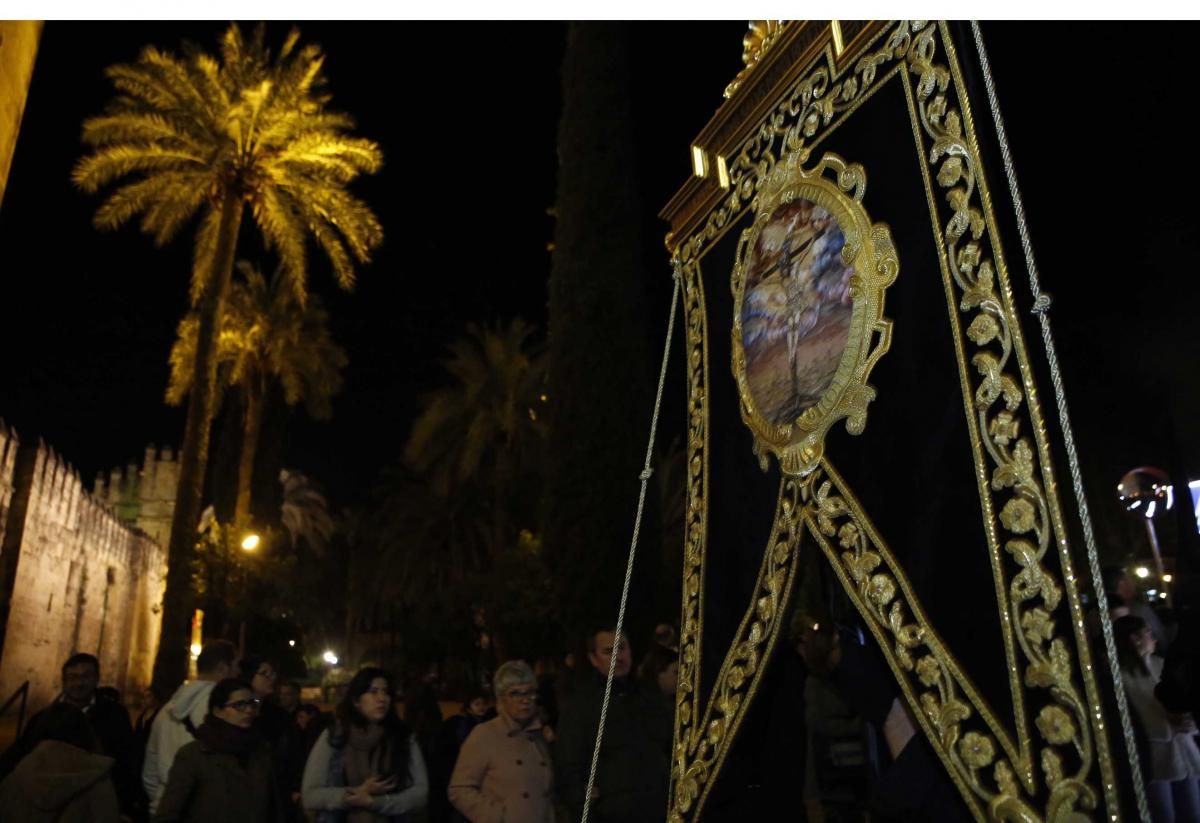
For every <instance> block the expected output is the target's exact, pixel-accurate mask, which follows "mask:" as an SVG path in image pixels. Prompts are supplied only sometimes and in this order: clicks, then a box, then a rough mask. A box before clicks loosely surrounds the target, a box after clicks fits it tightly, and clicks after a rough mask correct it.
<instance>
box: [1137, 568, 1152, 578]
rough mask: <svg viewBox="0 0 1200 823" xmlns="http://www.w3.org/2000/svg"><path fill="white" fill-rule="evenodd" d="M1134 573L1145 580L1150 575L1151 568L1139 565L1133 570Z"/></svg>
mask: <svg viewBox="0 0 1200 823" xmlns="http://www.w3.org/2000/svg"><path fill="white" fill-rule="evenodd" d="M1133 573H1134V574H1136V575H1137V576H1138V577H1140V578H1142V579H1143V580H1145V579H1146V578H1147V577H1149V576H1150V570H1149V569H1148V568H1146V567H1145V566H1138V567H1137V568H1136V569H1134V570H1133Z"/></svg>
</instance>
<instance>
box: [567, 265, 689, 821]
mask: <svg viewBox="0 0 1200 823" xmlns="http://www.w3.org/2000/svg"><path fill="white" fill-rule="evenodd" d="M674 266H675V272H674V274H673V275H672V277H673V279H674V280H675V290H674V292H672V294H671V315H670V319H669V320H668V321H667V339H666V342H665V343H663V356H662V366H661V367H660V368H659V372H658V393H657V394H655V396H654V415H653V416H652V417H651V418H650V439H649V442H648V443H647V444H646V462H645V463H644V464H643V466H642V472H641V474H639V475H638V477H639V478H640V479H641V481H642V488H641V491H640V492H639V493H638V504H637V514H636V515H634V518H633V537H632V539H631V540H630V541H629V561H628V562H627V563H626V564H625V585H624V587H623V588H622V589H621V607H620V609H618V610H617V625H616V630H615V632H614V634H613V653H612V655H611V656H610V657H609V660H608V678H607V679H606V680H605V681H604V700H603V702H602V703H601V704H600V725H599V727H598V728H597V729H596V746H595V748H593V749H592V767H591V769H590V770H589V771H588V782H587V791H586V792H585V793H584V796H583V818H582V819H581V820H580V823H587V821H588V814H589V812H590V811H591V807H592V788H593V787H594V786H595V785H596V767H597V766H598V764H599V763H600V744H601V742H602V741H603V740H604V724H605V722H606V721H607V720H608V701H609V699H610V698H611V697H612V684H613V675H614V673H615V672H616V665H617V648H618V644H619V643H621V642H622V641H621V629H622V627H623V626H624V625H625V604H626V602H627V601H628V600H629V583H630V581H631V580H632V579H633V558H634V555H635V554H636V553H637V544H638V535H639V534H640V533H641V530H642V512H643V510H644V509H645V507H646V488H647V486H649V484H650V477H651V475H653V474H654V469H653V468H651V466H650V461H651V460H653V459H654V437H655V435H656V434H657V432H658V413H659V411H660V410H661V408H662V396H663V385H664V384H665V383H666V382H667V361H668V359H669V358H670V355H671V338H672V337H673V336H674V334H675V309H676V307H677V306H678V305H679V288H680V284H681V283H682V282H683V275H682V274H681V272H680V265H679V258H675V260H674Z"/></svg>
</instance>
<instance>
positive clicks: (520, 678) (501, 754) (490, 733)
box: [448, 661, 554, 823]
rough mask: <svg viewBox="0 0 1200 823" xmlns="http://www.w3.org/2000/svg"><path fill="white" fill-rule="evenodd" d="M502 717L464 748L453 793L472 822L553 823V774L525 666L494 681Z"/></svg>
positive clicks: (509, 667) (503, 670)
mask: <svg viewBox="0 0 1200 823" xmlns="http://www.w3.org/2000/svg"><path fill="white" fill-rule="evenodd" d="M492 683H493V687H494V689H495V694H496V709H497V711H498V715H497V716H496V717H495V718H494V719H492V720H489V721H488V722H486V723H482V724H480V725H479V726H476V727H475V729H474V731H472V732H471V734H470V735H469V736H468V737H467V739H466V742H464V743H463V746H462V750H461V751H460V752H459V754H458V762H457V763H456V764H455V766H454V773H453V774H452V775H451V776H450V788H449V791H448V794H449V796H450V802H451V803H452V804H453V805H454V808H456V809H458V811H459V812H461V813H462V814H463V816H465V817H466V818H467V819H468V820H470V821H471V823H501V821H503V823H553V821H554V769H553V767H552V766H551V764H550V751H549V749H548V747H547V746H546V741H545V740H544V739H543V737H542V724H541V721H540V720H539V719H538V713H537V705H536V704H535V703H534V697H535V695H536V694H537V680H536V679H535V678H534V676H533V671H532V670H531V669H530V668H529V666H527V665H526V664H524V663H522V662H520V661H509V662H508V663H505V664H504V665H503V666H501V667H500V668H499V669H497V670H496V676H495V677H494V678H493V679H492Z"/></svg>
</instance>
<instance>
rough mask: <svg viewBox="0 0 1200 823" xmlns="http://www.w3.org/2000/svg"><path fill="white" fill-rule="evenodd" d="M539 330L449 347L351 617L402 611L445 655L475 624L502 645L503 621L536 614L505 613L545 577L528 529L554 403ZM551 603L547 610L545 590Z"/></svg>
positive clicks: (475, 331)
mask: <svg viewBox="0 0 1200 823" xmlns="http://www.w3.org/2000/svg"><path fill="white" fill-rule="evenodd" d="M533 333H534V330H533V328H532V327H531V326H529V325H528V324H527V323H525V322H524V321H523V320H521V319H516V320H514V321H512V322H511V323H509V324H508V325H505V326H497V327H490V328H481V327H478V326H474V325H472V326H469V327H468V332H467V335H466V336H465V337H463V338H462V339H460V340H458V341H456V342H454V343H453V344H451V346H450V356H449V358H448V359H447V360H446V363H445V365H446V370H447V372H448V374H449V376H450V377H451V380H450V382H449V384H448V385H446V386H445V387H443V388H441V389H439V390H437V391H435V392H432V393H431V394H429V395H427V396H426V397H425V398H424V401H423V408H422V411H421V414H420V415H419V416H418V418H417V420H416V422H415V423H414V425H413V428H412V430H411V432H410V434H409V438H408V441H407V443H406V445H405V450H404V461H403V463H402V465H401V466H399V467H397V468H396V469H394V470H393V471H391V472H390V473H389V474H388V476H387V477H386V479H385V482H384V484H383V488H382V489H381V495H380V501H379V505H378V506H377V507H376V509H375V514H374V515H373V516H372V517H371V518H370V519H369V522H368V524H367V527H366V531H367V533H368V535H369V537H368V543H369V544H370V545H372V546H373V547H374V549H375V551H374V552H373V553H372V555H371V556H372V558H373V559H372V561H371V562H370V563H369V564H365V565H363V566H362V567H361V568H360V573H359V574H356V575H353V581H354V582H352V594H351V597H350V601H351V603H352V604H353V605H352V608H355V609H357V610H359V611H360V612H361V613H362V614H372V613H377V612H378V610H379V605H380V604H381V603H384V602H395V603H398V604H400V605H401V606H403V607H404V608H405V609H406V610H408V611H407V614H408V615H410V616H415V617H416V619H417V621H418V623H419V624H420V625H422V626H423V627H425V628H426V629H427V631H428V632H430V633H434V632H441V634H442V635H444V636H441V637H440V638H439V639H440V642H439V643H438V644H435V645H437V646H438V647H439V648H443V649H448V648H453V647H454V646H455V645H456V644H458V643H459V642H460V641H461V640H462V639H463V637H462V635H461V633H460V632H458V631H457V629H458V627H459V626H461V625H464V624H470V623H471V622H473V620H474V619H475V618H476V616H477V615H478V620H479V621H480V622H481V623H483V624H484V625H481V626H479V628H480V629H481V630H482V631H486V632H487V633H489V634H491V635H495V634H497V633H498V634H499V635H500V636H501V639H503V635H504V634H505V632H504V630H503V629H504V627H503V625H499V624H497V621H496V619H495V618H496V617H497V616H499V617H501V618H502V620H503V623H505V624H513V623H514V622H516V621H515V620H514V619H513V618H514V614H516V613H519V614H525V612H526V611H528V610H524V611H523V610H522V609H521V608H517V609H515V612H514V610H512V609H509V608H508V607H509V605H510V604H512V603H517V602H518V601H520V602H524V601H525V600H527V599H528V598H525V597H524V595H526V594H528V593H529V592H530V591H533V590H534V589H537V587H538V585H539V579H540V576H539V573H538V572H537V569H538V568H539V565H538V564H540V563H541V559H540V555H539V552H540V541H538V540H537V539H536V537H534V535H533V534H532V531H531V529H532V528H533V527H534V525H535V524H536V522H537V517H538V510H539V504H540V495H541V486H542V468H543V460H542V445H543V439H544V429H543V416H544V415H543V409H544V404H545V400H544V395H543V393H542V386H543V379H544V370H543V356H542V350H541V347H540V346H537V345H534V344H532V343H531V339H532V337H533ZM518 559H520V562H517V560H518ZM522 563H523V564H524V565H521V564H522ZM367 565H369V566H370V567H371V569H368V568H367ZM379 568H383V569H387V570H388V573H387V574H385V575H380V574H378V569H379ZM372 569H373V571H372ZM502 569H503V570H507V571H501V570H502ZM519 569H524V570H525V571H530V570H531V569H532V571H530V573H529V574H525V573H524V572H520V573H519V572H518V570H519ZM541 576H544V575H541ZM539 591H540V590H539ZM517 595H520V597H517ZM514 597H516V599H513V598H514ZM542 600H543V601H544V602H549V600H550V597H549V594H548V592H546V593H545V596H544V597H542ZM544 622H546V621H544V620H543V623H544ZM443 630H444V631H443Z"/></svg>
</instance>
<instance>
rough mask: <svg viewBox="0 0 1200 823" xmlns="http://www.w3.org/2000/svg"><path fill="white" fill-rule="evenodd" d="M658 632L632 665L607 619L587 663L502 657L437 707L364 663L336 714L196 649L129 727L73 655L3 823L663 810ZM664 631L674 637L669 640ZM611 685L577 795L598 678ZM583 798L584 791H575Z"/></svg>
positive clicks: (345, 822) (248, 667) (602, 817)
mask: <svg viewBox="0 0 1200 823" xmlns="http://www.w3.org/2000/svg"><path fill="white" fill-rule="evenodd" d="M662 639H664V638H662V637H661V636H659V637H658V639H656V641H654V642H652V643H651V644H649V645H650V651H649V652H648V653H647V654H646V655H645V659H644V662H643V665H642V666H641V667H639V668H638V669H637V670H636V671H635V669H634V667H633V650H632V648H631V646H630V644H629V642H628V640H627V639H626V638H624V637H622V636H619V635H617V634H616V633H615V632H614V631H613V630H612V628H611V627H601V628H598V629H597V630H596V631H594V632H592V633H591V634H590V635H589V636H588V638H587V650H588V651H587V659H588V663H589V665H588V666H587V667H584V671H582V672H580V673H577V674H574V675H572V674H571V671H570V670H569V669H568V670H567V672H566V673H565V674H564V675H562V676H560V677H554V676H551V675H550V674H548V673H546V672H543V673H542V674H541V676H540V677H539V675H538V674H536V673H535V671H534V669H533V668H531V667H530V666H529V665H528V664H527V663H525V662H524V661H519V660H512V661H508V662H506V663H504V664H502V665H500V666H499V667H498V668H497V670H496V672H495V674H494V675H493V677H492V678H491V683H490V684H489V685H490V687H491V688H490V689H488V688H483V687H481V688H479V689H477V690H474V691H472V692H471V693H469V694H467V695H466V698H465V699H464V700H463V702H462V709H461V712H460V713H458V714H456V715H454V716H452V717H450V718H448V719H443V718H442V717H441V711H440V708H439V707H438V702H437V700H436V698H435V697H433V696H432V695H431V693H429V692H428V690H425V691H423V690H422V689H421V688H419V687H418V688H414V689H410V690H408V693H407V694H406V695H405V698H406V699H405V700H401V699H400V689H399V684H398V683H397V681H396V680H395V679H394V678H393V676H392V675H391V674H389V673H388V672H387V671H385V670H383V669H381V668H377V667H373V666H367V667H364V668H362V669H360V670H359V671H358V672H357V673H356V674H355V675H354V676H353V677H352V678H351V680H350V682H349V684H348V685H347V686H346V687H345V689H344V692H343V694H342V696H341V699H340V700H339V701H338V702H337V704H336V706H335V708H334V710H333V711H332V712H331V713H326V712H322V711H321V709H320V708H319V707H318V706H316V705H314V704H304V703H302V702H301V689H300V687H299V685H298V684H296V683H294V682H291V681H286V682H282V683H278V682H277V679H278V676H277V672H276V670H275V667H274V666H273V665H272V663H271V662H270V661H268V660H263V659H260V658H257V657H250V656H247V657H242V658H241V659H239V658H238V655H237V651H236V649H235V647H234V646H233V645H232V644H231V643H228V642H226V641H221V640H218V641H213V642H210V643H209V644H208V645H206V646H205V647H204V648H203V649H202V650H201V652H200V654H199V656H198V657H197V659H196V676H195V678H194V679H192V680H189V681H188V682H186V683H184V684H183V685H181V686H180V687H179V688H178V689H177V690H176V691H175V693H174V694H172V695H171V696H170V698H169V699H168V700H166V701H165V702H163V703H162V705H161V706H159V705H157V702H156V701H154V700H153V698H152V695H147V705H146V706H145V707H144V708H143V709H142V711H141V713H140V714H139V715H138V717H137V719H136V722H134V721H131V719H130V715H129V712H128V711H127V710H126V709H125V707H124V706H123V705H122V704H121V702H120V696H119V695H118V694H116V692H115V690H113V689H109V688H104V687H101V686H100V678H101V672H100V663H99V661H98V660H97V659H96V658H95V657H94V656H92V655H89V654H76V655H73V656H72V657H71V658H70V659H68V660H67V661H66V662H65V663H64V664H63V667H62V684H63V687H62V693H61V694H60V695H59V697H58V698H57V699H56V700H55V701H54V702H53V703H52V704H51V705H50V706H48V707H47V708H45V709H43V710H42V711H40V712H38V713H37V714H35V715H34V716H33V717H31V718H30V720H29V723H28V724H27V726H26V728H25V730H24V732H23V734H22V735H21V736H20V737H19V738H18V739H17V741H16V742H15V743H14V744H13V745H12V746H11V747H10V748H9V750H8V751H7V752H5V754H4V755H3V756H2V757H0V810H3V815H2V818H3V820H5V821H13V822H14V823H42V822H43V821H45V822H46V823H50V821H54V822H55V823H75V821H78V822H79V823H83V822H84V821H87V823H124V822H125V821H133V822H136V823H176V822H177V821H178V822H179V823H202V822H203V823H211V822H212V821H220V823H268V822H269V823H301V822H302V821H313V822H315V823H334V822H335V821H336V822H337V823H373V822H375V821H380V822H382V821H390V822H391V823H397V822H399V821H403V823H419V822H422V823H423V822H424V821H428V823H461V821H471V823H499V822H500V821H505V823H522V822H523V821H528V823H559V822H560V821H576V820H579V819H580V818H581V816H582V812H583V807H584V804H585V802H587V803H589V804H590V817H589V819H590V820H593V821H598V822H599V823H606V822H607V823H616V821H622V823H624V822H625V821H630V822H631V823H638V821H647V823H649V821H661V820H662V819H663V818H664V816H665V810H666V804H667V785H668V772H669V762H670V747H671V736H672V724H673V717H674V697H673V696H674V690H675V680H676V677H675V673H676V672H677V669H678V664H677V655H678V651H677V649H675V648H672V647H670V646H669V645H664V644H663V643H661V642H659V640H662ZM666 640H667V642H668V643H669V642H670V638H669V637H668V638H666ZM610 662H613V669H614V678H615V679H614V684H613V690H612V696H611V700H610V703H609V707H608V712H607V720H606V726H605V734H604V744H603V746H602V747H601V750H600V753H599V761H598V768H597V772H596V778H595V781H594V784H593V786H592V790H591V793H590V797H589V796H588V790H587V789H588V778H589V774H590V771H591V766H592V753H593V742H594V740H595V736H596V729H597V726H598V723H599V719H600V711H601V702H602V699H603V694H604V686H605V679H606V677H607V675H608V672H609V666H610ZM585 798H587V799H586V800H585Z"/></svg>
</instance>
